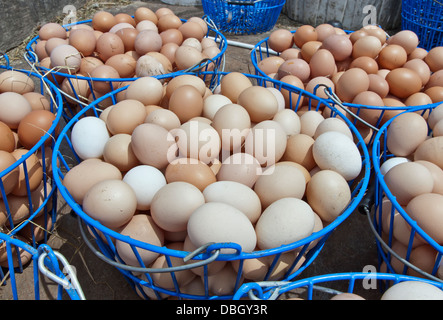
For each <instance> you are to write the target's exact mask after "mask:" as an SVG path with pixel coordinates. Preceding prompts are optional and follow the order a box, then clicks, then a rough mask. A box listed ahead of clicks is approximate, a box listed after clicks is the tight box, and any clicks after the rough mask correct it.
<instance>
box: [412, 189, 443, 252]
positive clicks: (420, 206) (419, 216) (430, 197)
mask: <svg viewBox="0 0 443 320" xmlns="http://www.w3.org/2000/svg"><path fill="white" fill-rule="evenodd" d="M442 200H443V195H441V194H436V193H422V194H420V195H418V196H416V197H414V198H413V199H412V200H411V201H410V202H409V203H408V205H407V207H406V212H408V214H410V215H411V218H412V219H414V220H415V221H417V224H418V226H419V227H420V228H422V229H423V231H424V232H426V234H427V235H429V236H430V237H431V238H432V239H434V240H435V241H436V242H437V243H443V235H442V232H441V227H442V218H441V215H440V214H439V210H438V208H440V206H441V205H442Z"/></svg>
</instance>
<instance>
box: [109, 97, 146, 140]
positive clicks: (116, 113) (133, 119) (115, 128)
mask: <svg viewBox="0 0 443 320" xmlns="http://www.w3.org/2000/svg"><path fill="white" fill-rule="evenodd" d="M145 118H146V108H145V106H144V104H143V103H141V102H140V101H137V100H130V99H127V100H124V101H120V102H118V103H117V104H115V105H114V106H113V108H112V109H111V111H109V113H108V116H107V118H106V125H107V128H108V130H109V132H111V134H112V135H115V134H119V133H126V134H132V132H133V131H134V129H135V128H136V127H137V126H138V125H139V124H142V123H143V122H144V121H145Z"/></svg>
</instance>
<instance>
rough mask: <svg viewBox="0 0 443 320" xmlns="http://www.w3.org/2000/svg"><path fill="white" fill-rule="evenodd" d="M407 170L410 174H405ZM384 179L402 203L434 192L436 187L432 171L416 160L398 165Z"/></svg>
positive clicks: (405, 203)
mask: <svg viewBox="0 0 443 320" xmlns="http://www.w3.org/2000/svg"><path fill="white" fill-rule="evenodd" d="M405 172H408V175H405ZM384 179H385V182H386V185H387V186H388V188H389V190H390V191H391V192H392V194H393V195H394V196H395V197H396V200H397V202H398V203H399V204H400V205H407V204H408V203H409V201H410V200H411V199H412V198H414V197H415V196H418V195H420V194H423V193H429V192H432V190H433V187H434V180H433V178H432V175H431V173H430V171H429V170H428V169H427V168H426V167H425V166H423V165H421V164H419V163H416V162H404V163H400V164H398V165H396V166H395V167H393V168H391V169H390V170H389V171H388V172H387V173H386V175H385V176H384ZM412 181H414V183H412Z"/></svg>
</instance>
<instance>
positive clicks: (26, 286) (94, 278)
mask: <svg viewBox="0 0 443 320" xmlns="http://www.w3.org/2000/svg"><path fill="white" fill-rule="evenodd" d="M126 2H130V4H129V5H128V4H127V3H125V2H124V1H123V4H121V5H119V6H118V7H116V6H107V5H104V6H102V7H100V6H97V5H96V6H95V7H94V6H90V7H89V8H88V10H89V11H88V10H85V14H86V13H87V14H89V17H92V16H91V14H92V12H93V11H94V10H99V9H106V10H109V11H112V12H125V13H129V14H133V13H134V12H135V9H136V8H137V7H138V6H140V5H143V6H148V7H149V8H151V9H154V10H155V9H157V8H159V7H170V8H171V9H172V10H173V11H174V12H175V13H176V14H177V15H178V16H179V17H181V18H183V19H188V18H190V17H192V16H200V17H201V16H203V15H204V12H203V9H202V7H201V6H196V7H194V6H190V7H188V6H171V5H167V4H165V3H162V2H160V1H148V2H133V1H126ZM296 26H297V23H296V22H295V21H293V20H291V19H289V18H287V17H286V16H285V15H283V14H282V15H281V16H280V18H279V20H278V22H277V24H276V26H275V27H274V28H279V27H285V28H289V29H295V28H296ZM269 33H270V32H267V33H262V34H258V35H226V37H227V39H228V41H229V40H232V41H236V42H241V43H244V44H249V45H255V44H256V43H257V42H258V41H260V40H262V39H264V38H266V37H267V36H268V35H269ZM18 50H20V48H19V49H17V50H16V51H14V52H13V53H15V54H17V52H18ZM250 51H251V50H250V49H248V48H243V47H239V46H236V45H229V46H228V49H227V51H226V54H225V57H226V63H225V71H240V72H244V73H253V72H254V69H253V65H252V63H251V61H250ZM14 63H17V64H20V63H21V61H20V59H18V60H17V61H15V60H14ZM49 245H50V246H51V247H52V248H53V249H54V250H56V251H58V252H60V253H61V254H63V255H64V256H65V257H66V259H68V261H69V263H70V264H71V265H73V266H74V267H75V268H76V272H77V278H78V280H79V282H80V285H81V287H82V290H83V292H84V294H85V297H86V299H88V300H133V299H140V297H139V296H138V295H137V293H136V292H135V291H134V290H133V289H132V288H131V286H130V285H129V284H128V282H127V281H126V280H125V279H124V277H123V276H122V274H120V272H119V271H118V270H117V269H116V268H114V267H113V266H111V265H108V264H107V263H104V262H103V261H101V260H100V259H99V258H97V257H96V256H95V255H94V254H93V253H92V252H91V251H90V250H89V248H88V247H87V246H86V245H85V244H84V242H83V240H82V237H81V236H80V233H79V230H78V224H77V221H76V217H75V216H74V215H73V214H71V209H70V208H69V207H68V206H67V205H66V203H65V202H64V201H63V199H60V198H59V213H58V218H57V223H56V228H55V230H54V232H53V234H52V235H51V237H50V241H49ZM367 265H373V266H376V265H377V253H376V245H375V240H374V237H373V235H372V233H371V231H370V229H369V226H368V221H367V218H366V216H363V215H361V214H360V213H358V212H354V213H353V214H351V216H350V217H349V219H347V220H345V221H344V222H343V223H342V224H341V225H340V226H339V227H338V228H337V229H336V230H334V232H333V233H332V234H331V236H330V237H329V239H328V240H327V241H326V244H325V246H324V248H323V249H322V251H321V252H320V254H319V256H318V257H317V258H316V259H315V261H314V262H313V263H312V264H311V265H310V266H309V267H308V268H307V270H305V271H304V272H303V273H302V274H301V276H300V278H304V277H309V276H313V275H325V274H329V273H337V272H361V271H362V270H363V268H364V267H365V266H367ZM31 272H32V268H31V267H27V268H26V269H25V272H24V273H23V274H20V275H18V279H19V296H20V299H23V300H26V299H31V300H32V299H34V296H33V282H32V273H31ZM41 287H42V289H41V291H42V299H53V298H54V293H53V292H54V287H55V286H54V285H53V283H52V281H51V280H48V279H41ZM364 294H365V295H366V296H368V297H377V296H378V292H374V291H371V292H364ZM0 299H1V300H8V299H11V294H10V290H8V287H7V286H3V287H1V288H0ZM65 299H69V297H65Z"/></svg>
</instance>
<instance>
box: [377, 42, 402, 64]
mask: <svg viewBox="0 0 443 320" xmlns="http://www.w3.org/2000/svg"><path fill="white" fill-rule="evenodd" d="M377 60H378V63H379V65H380V68H383V69H389V70H393V69H396V68H400V67H402V66H403V65H404V64H405V63H406V61H407V60H408V55H407V53H406V50H405V49H404V48H403V47H401V46H399V45H396V44H388V45H387V46H385V47H383V48H382V49H381V50H380V53H379V55H378V58H377Z"/></svg>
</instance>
